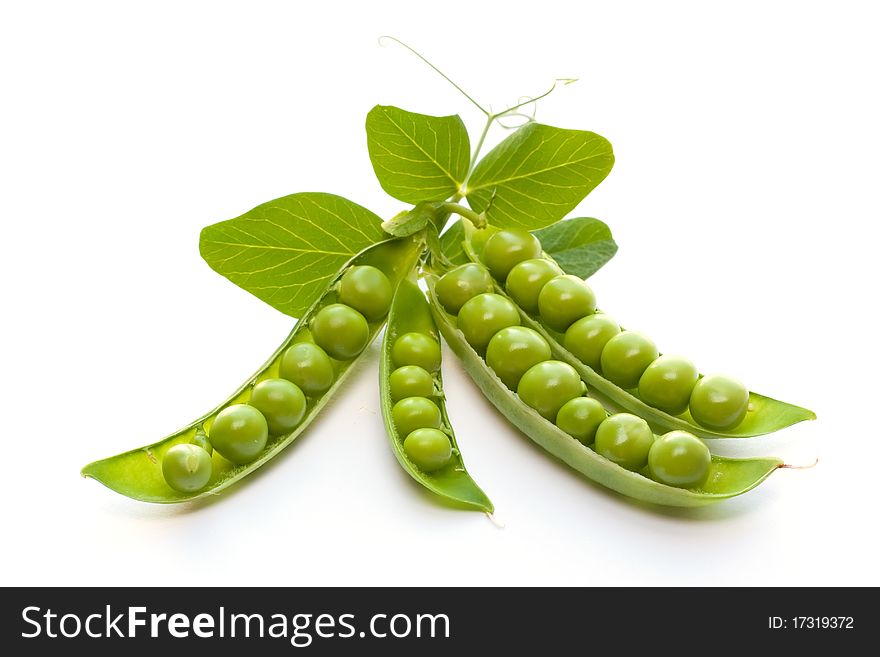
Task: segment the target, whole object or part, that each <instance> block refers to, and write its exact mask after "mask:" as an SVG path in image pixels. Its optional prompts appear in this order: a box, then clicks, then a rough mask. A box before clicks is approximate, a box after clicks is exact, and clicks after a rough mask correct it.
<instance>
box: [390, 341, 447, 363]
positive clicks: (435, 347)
mask: <svg viewBox="0 0 880 657" xmlns="http://www.w3.org/2000/svg"><path fill="white" fill-rule="evenodd" d="M440 358H441V353H440V343H439V342H437V341H436V340H435V339H434V338H432V337H431V336H430V335H426V334H424V333H416V332H411V333H404V334H403V335H401V336H400V337H398V338H397V339H396V340H395V341H394V344H393V345H391V360H392V361H394V366H395V367H403V366H404V365H418V366H419V367H421V368H422V369H424V370H427V371H428V372H436V371H437V370H439V369H440Z"/></svg>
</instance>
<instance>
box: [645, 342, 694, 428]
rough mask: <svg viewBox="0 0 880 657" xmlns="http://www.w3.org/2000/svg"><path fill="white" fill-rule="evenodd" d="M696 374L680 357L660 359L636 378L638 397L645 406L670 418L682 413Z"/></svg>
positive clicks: (688, 362)
mask: <svg viewBox="0 0 880 657" xmlns="http://www.w3.org/2000/svg"><path fill="white" fill-rule="evenodd" d="M698 377H699V373H698V372H697V368H696V366H695V365H694V364H693V363H692V362H691V361H689V360H688V359H687V358H682V357H681V356H660V357H659V358H658V359H657V360H655V361H654V362H653V363H651V364H650V365H648V369H646V370H645V371H644V373H643V374H642V377H641V378H640V379H639V397H641V398H642V401H644V402H645V403H646V404H649V405H651V406H653V407H654V408H659V409H660V410H661V411H666V412H667V413H670V414H672V415H678V414H679V413H684V411H685V410H686V409H687V407H688V400H690V398H691V391H692V390H693V389H694V384H695V383H696V382H697V378H698Z"/></svg>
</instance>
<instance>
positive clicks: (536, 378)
mask: <svg viewBox="0 0 880 657" xmlns="http://www.w3.org/2000/svg"><path fill="white" fill-rule="evenodd" d="M584 388H585V386H584V384H583V382H582V381H581V377H580V376H578V373H577V372H576V371H575V369H574V368H573V367H572V366H571V365H569V364H568V363H563V362H562V361H558V360H545V361H544V362H543V363H538V364H537V365H533V366H532V367H530V368H529V370H528V371H527V372H526V373H525V374H523V376H522V378H521V379H520V380H519V385H518V386H517V388H516V394H517V395H519V398H520V400H521V401H522V402H523V403H524V404H526V405H527V406H530V407H532V408H533V409H535V410H536V411H537V412H538V413H540V414H541V415H542V416H543V417H544V418H546V419H547V420H550V421H551V422H554V421H555V420H556V415H557V414H558V413H559V409H560V408H562V406H563V405H564V404H565V403H566V402H567V401H569V400H570V399H574V398H575V397H580V396H581V395H582V394H583V393H584Z"/></svg>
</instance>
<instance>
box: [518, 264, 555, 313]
mask: <svg viewBox="0 0 880 657" xmlns="http://www.w3.org/2000/svg"><path fill="white" fill-rule="evenodd" d="M562 273H563V272H562V270H561V269H560V268H559V265H557V264H556V263H555V262H553V261H552V260H547V259H546V258H533V259H532V260H523V261H522V262H521V263H519V264H518V265H516V266H515V267H514V268H513V269H511V270H510V273H509V274H508V275H507V282H506V283H505V284H504V287H505V289H506V290H507V293H508V294H509V295H510V298H511V299H513V301H514V303H516V305H517V306H519V307H520V308H522V309H523V310H525V311H526V312H527V313H529V314H530V315H534V314H535V313H537V312H538V295H539V294H540V293H541V289H542V288H543V287H544V285H545V284H546V283H547V281H549V280H550V279H552V278H556V277H557V276H561V275H562Z"/></svg>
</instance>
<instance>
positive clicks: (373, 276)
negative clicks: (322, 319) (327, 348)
mask: <svg viewBox="0 0 880 657" xmlns="http://www.w3.org/2000/svg"><path fill="white" fill-rule="evenodd" d="M391 296H392V290H391V281H389V280H388V277H387V276H386V275H385V274H384V273H383V272H382V270H381V269H379V268H377V267H373V266H372V265H357V266H355V267H349V269H348V270H347V271H346V272H345V273H344V274H343V275H342V280H341V281H340V282H339V301H341V302H342V303H344V304H345V305H347V306H351V307H352V308H354V309H355V310H357V311H358V312H359V313H361V314H362V315H363V316H364V317H366V318H367V319H368V320H370V321H373V322H375V321H376V320H379V319H382V318H383V317H385V315H386V314H388V308H390V307H391Z"/></svg>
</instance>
